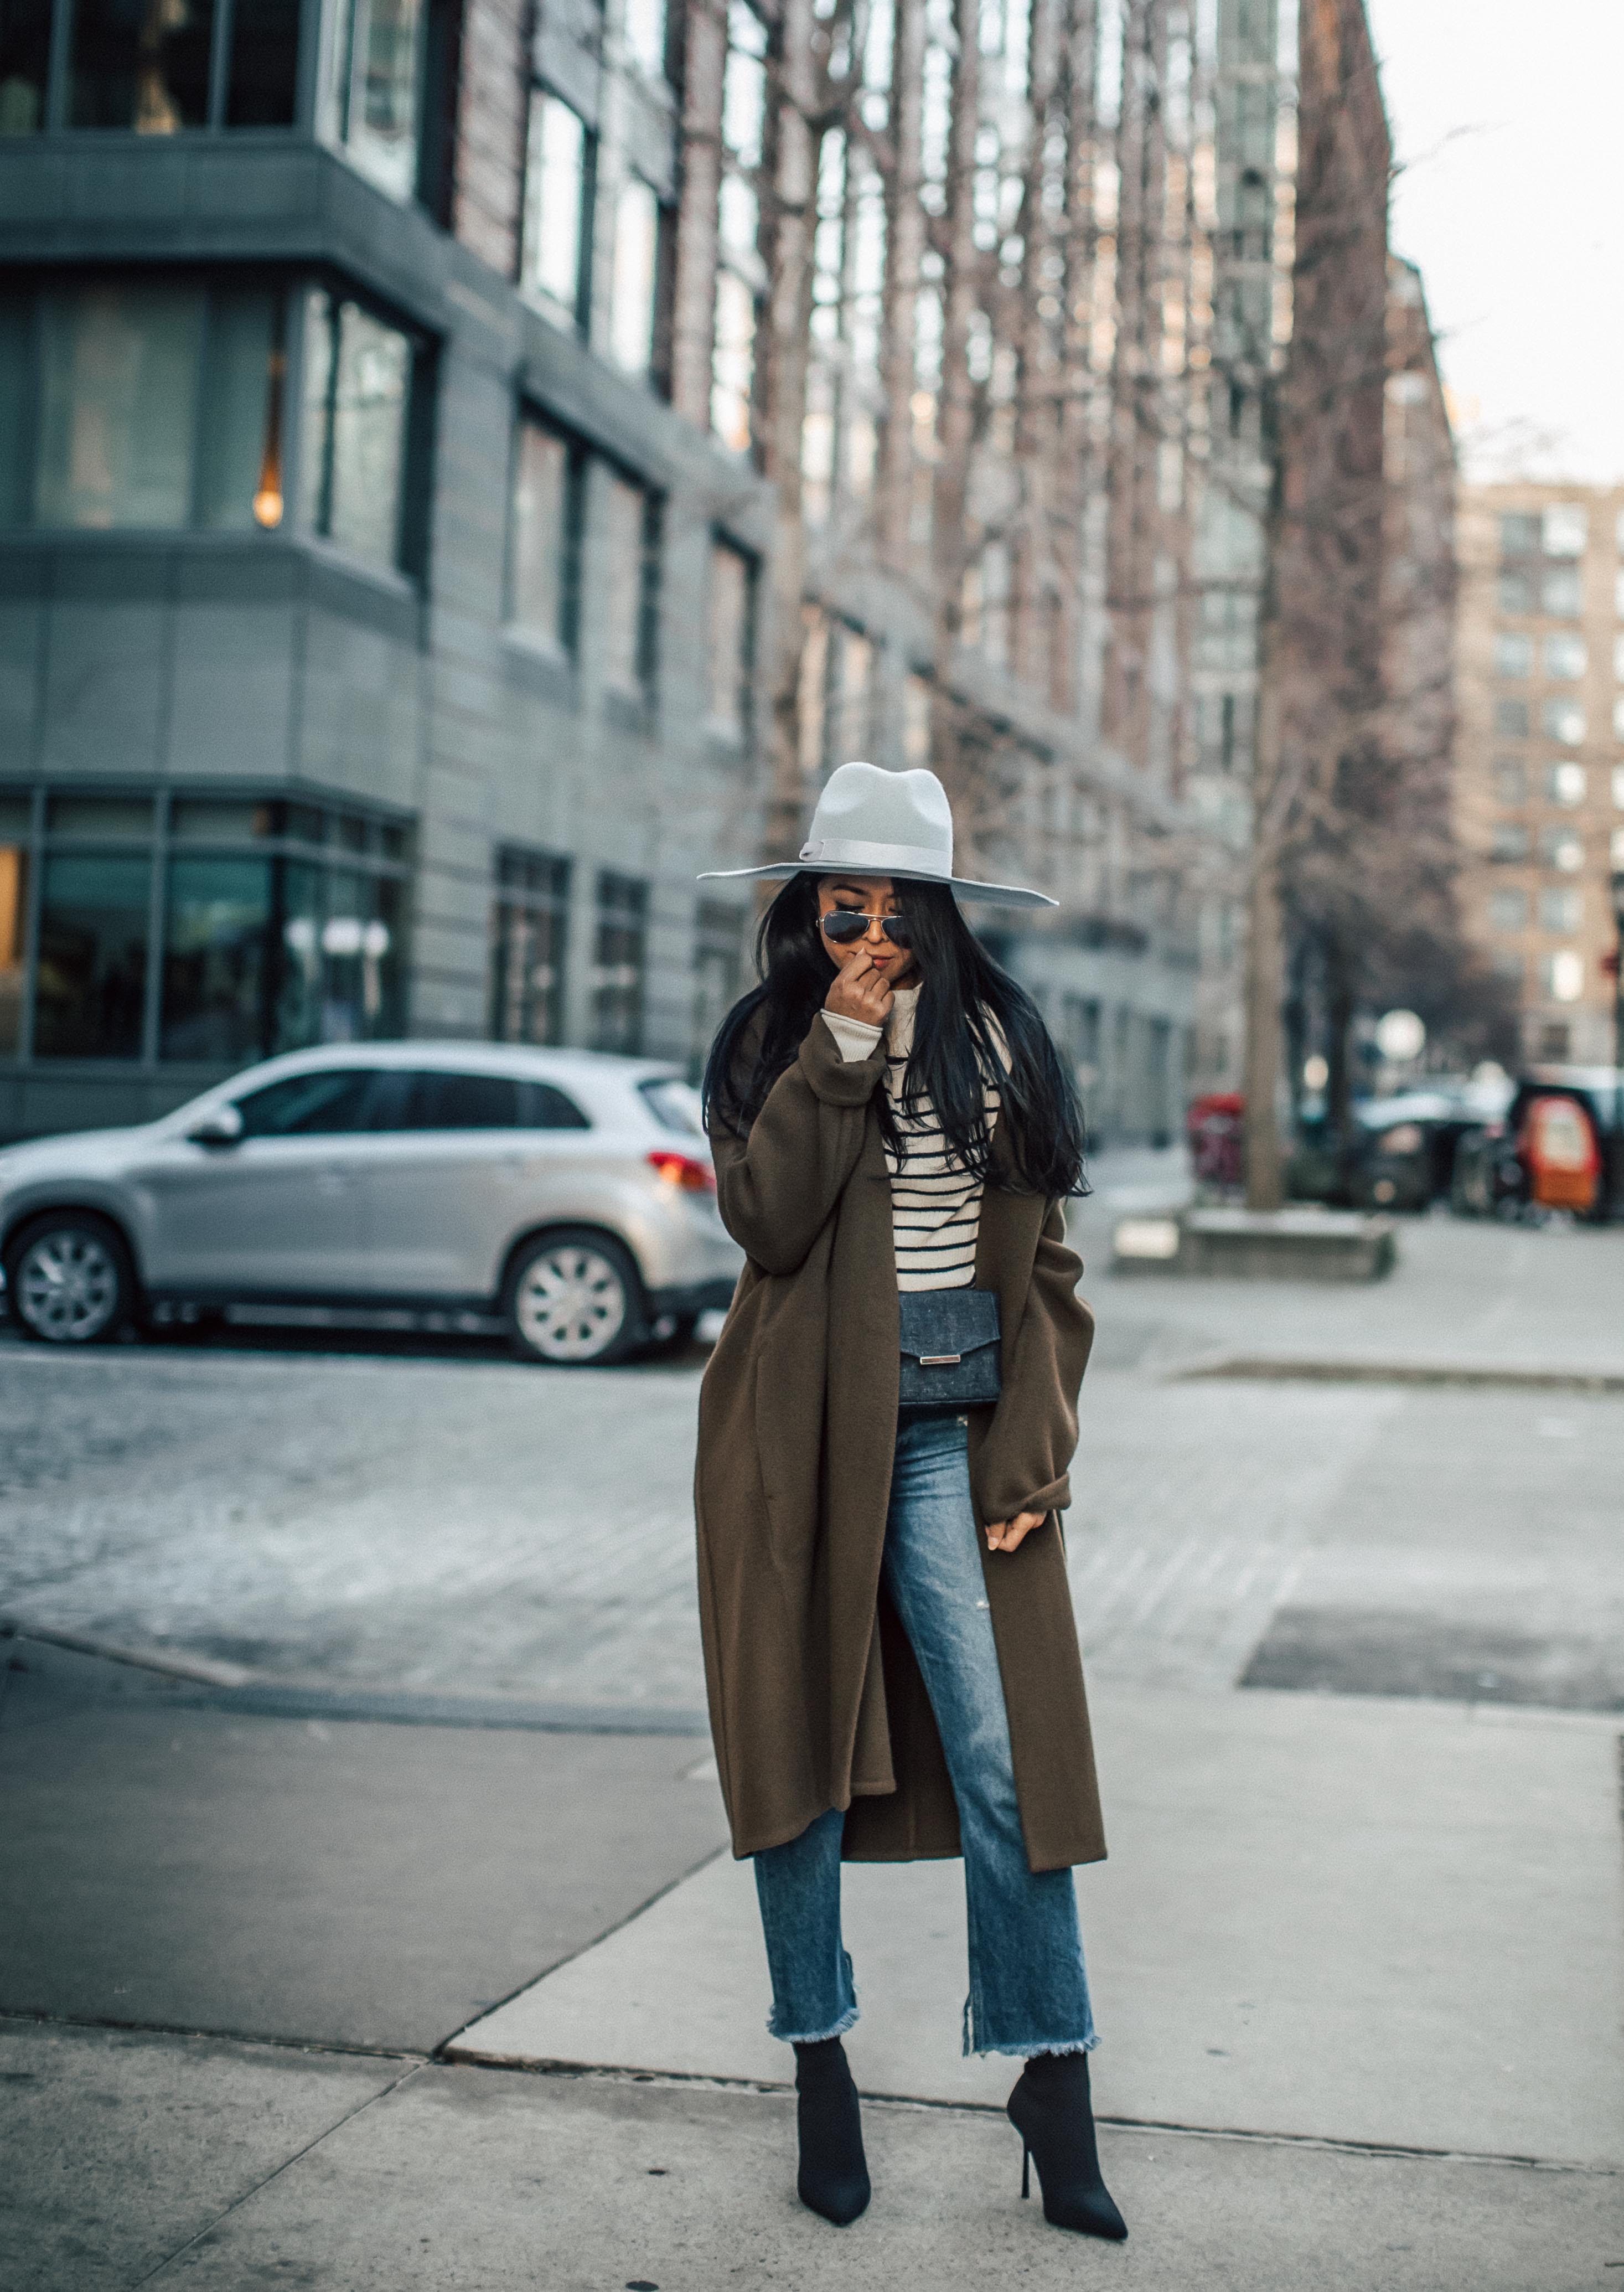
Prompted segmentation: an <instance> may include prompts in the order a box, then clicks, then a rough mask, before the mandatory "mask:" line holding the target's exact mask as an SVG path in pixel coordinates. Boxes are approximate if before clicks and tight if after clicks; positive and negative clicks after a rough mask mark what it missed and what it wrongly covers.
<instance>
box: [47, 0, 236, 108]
mask: <svg viewBox="0 0 1624 2292" xmlns="http://www.w3.org/2000/svg"><path fill="white" fill-rule="evenodd" d="M212 34H213V4H212V0H75V5H74V10H73V61H72V64H71V67H70V76H69V86H68V125H69V126H72V127H133V128H134V129H135V131H136V133H138V134H141V135H173V134H174V133H176V132H177V131H178V130H179V129H181V128H182V127H202V126H205V125H207V122H208V116H209V52H210V46H211V37H212Z"/></svg>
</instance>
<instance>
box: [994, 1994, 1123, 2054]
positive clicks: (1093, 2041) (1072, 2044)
mask: <svg viewBox="0 0 1624 2292" xmlns="http://www.w3.org/2000/svg"><path fill="white" fill-rule="evenodd" d="M1088 2027H1089V2034H1088V2036H1087V2037H1086V2038H1033V2039H1029V2040H1025V2041H1023V2042H1022V2043H1020V2044H1018V2045H1012V2046H1001V2045H999V2044H998V2043H997V2041H996V2040H994V2041H993V2042H992V2043H991V2044H989V2045H985V2046H984V2045H982V2044H980V2043H979V2042H978V2037H979V2033H978V2032H977V2028H976V2001H975V1999H974V1997H967V1998H966V1999H965V2001H964V2039H963V2044H962V2046H961V2052H962V2053H963V2055H964V2058H965V2060H966V2061H969V2059H970V2058H971V2057H972V2056H974V2058H975V2059H976V2060H977V2061H985V2059H986V2057H987V2055H988V2054H1009V2057H1010V2058H1011V2059H1012V2060H1014V2061H1017V2062H1029V2061H1031V2060H1033V2058H1034V2056H1035V2055H1037V2054H1091V2053H1092V2052H1093V2050H1094V2048H1095V2046H1097V2045H1098V2043H1099V2032H1098V2030H1097V2029H1096V2028H1095V2027H1094V2023H1093V2021H1092V2018H1090V2019H1089V2025H1088Z"/></svg>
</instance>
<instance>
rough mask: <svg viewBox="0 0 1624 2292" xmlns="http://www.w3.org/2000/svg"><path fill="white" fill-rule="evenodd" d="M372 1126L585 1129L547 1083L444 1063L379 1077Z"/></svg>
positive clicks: (562, 1096)
mask: <svg viewBox="0 0 1624 2292" xmlns="http://www.w3.org/2000/svg"><path fill="white" fill-rule="evenodd" d="M380 1079H381V1081H382V1083H383V1088H382V1092H381V1093H380V1096H379V1100H378V1102H377V1104H376V1105H375V1106H374V1110H373V1115H372V1120H371V1122H370V1124H369V1127H370V1128H371V1129H374V1130H587V1129H590V1128H591V1124H590V1123H589V1122H588V1120H587V1118H586V1116H585V1115H584V1114H583V1112H582V1111H581V1109H580V1108H579V1107H578V1106H577V1105H576V1104H575V1101H574V1100H573V1099H572V1098H569V1097H567V1095H566V1094H565V1093H564V1092H563V1091H561V1090H557V1089H555V1088H554V1086H553V1085H552V1084H551V1083H546V1082H530V1081H526V1080H521V1079H520V1078H519V1077H516V1076H513V1075H494V1074H467V1073H463V1074H459V1073H454V1072H451V1071H448V1070H446V1069H444V1068H428V1069H418V1070H412V1069H405V1070H398V1071H396V1072H394V1073H392V1074H390V1075H389V1076H387V1077H380Z"/></svg>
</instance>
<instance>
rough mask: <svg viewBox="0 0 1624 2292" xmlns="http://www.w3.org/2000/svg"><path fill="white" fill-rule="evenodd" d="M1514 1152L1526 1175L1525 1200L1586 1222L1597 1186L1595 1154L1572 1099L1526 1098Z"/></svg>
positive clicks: (1582, 1112) (1594, 1143) (1599, 1169)
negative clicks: (1574, 1214)
mask: <svg viewBox="0 0 1624 2292" xmlns="http://www.w3.org/2000/svg"><path fill="white" fill-rule="evenodd" d="M1517 1150H1518V1153H1519V1154H1520V1156H1521V1158H1522V1161H1523V1166H1524V1169H1525V1170H1526V1171H1527V1173H1528V1198H1529V1200H1530V1201H1531V1202H1538V1203H1540V1204H1541V1205H1542V1206H1543V1207H1545V1208H1547V1209H1553V1210H1577V1211H1579V1212H1580V1215H1585V1216H1588V1215H1589V1214H1590V1212H1591V1211H1592V1210H1593V1209H1594V1208H1595V1207H1596V1195H1597V1193H1598V1191H1599V1190H1600V1187H1601V1182H1602V1156H1601V1148H1600V1146H1599V1144H1598V1143H1597V1141H1596V1132H1595V1129H1594V1128H1593V1127H1592V1126H1591V1123H1590V1119H1589V1117H1588V1115H1587V1114H1586V1112H1585V1110H1584V1108H1583V1107H1582V1106H1581V1105H1580V1103H1579V1102H1578V1101H1577V1100H1576V1099H1572V1098H1567V1097H1563V1098H1557V1097H1555V1096H1551V1097H1539V1098H1531V1099H1530V1100H1529V1102H1528V1104H1527V1106H1526V1107H1525V1109H1524V1114H1523V1127H1522V1131H1521V1134H1520V1135H1519V1137H1518V1139H1517Z"/></svg>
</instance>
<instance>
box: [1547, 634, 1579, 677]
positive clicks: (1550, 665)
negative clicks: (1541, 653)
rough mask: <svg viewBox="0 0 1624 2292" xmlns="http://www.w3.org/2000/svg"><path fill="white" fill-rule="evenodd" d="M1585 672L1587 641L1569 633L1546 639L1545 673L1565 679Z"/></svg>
mask: <svg viewBox="0 0 1624 2292" xmlns="http://www.w3.org/2000/svg"><path fill="white" fill-rule="evenodd" d="M1584 673H1585V641H1584V639H1583V638H1582V637H1572V636H1567V635H1563V636H1555V637H1547V638H1546V640H1545V674H1547V676H1548V677H1550V678H1553V679H1561V680H1564V681H1566V680H1569V679H1572V678H1574V677H1580V676H1582V675H1583V674H1584Z"/></svg>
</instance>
